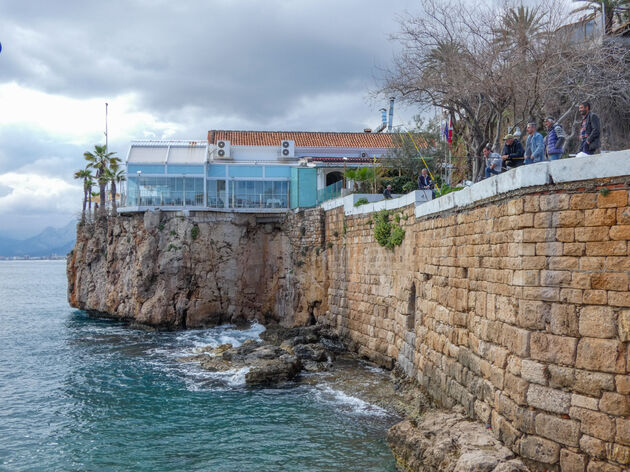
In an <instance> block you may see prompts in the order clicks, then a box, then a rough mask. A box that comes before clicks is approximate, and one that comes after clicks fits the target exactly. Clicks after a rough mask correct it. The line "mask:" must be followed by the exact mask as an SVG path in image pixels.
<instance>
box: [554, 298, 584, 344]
mask: <svg viewBox="0 0 630 472" xmlns="http://www.w3.org/2000/svg"><path fill="white" fill-rule="evenodd" d="M549 329H550V330H551V332H552V333H553V334H559V335H566V336H577V335H578V318H577V315H576V313H575V306H574V305H567V304H565V303H554V304H553V305H551V314H550V319H549Z"/></svg>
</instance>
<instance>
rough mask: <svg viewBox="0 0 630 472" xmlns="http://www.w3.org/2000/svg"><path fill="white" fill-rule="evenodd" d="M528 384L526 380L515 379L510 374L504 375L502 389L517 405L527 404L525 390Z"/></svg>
mask: <svg viewBox="0 0 630 472" xmlns="http://www.w3.org/2000/svg"><path fill="white" fill-rule="evenodd" d="M528 387H529V383H527V381H526V380H523V379H521V378H520V377H516V376H514V375H512V374H509V373H506V374H505V380H504V383H503V388H504V391H505V393H507V394H508V395H509V396H510V397H511V398H512V400H514V401H515V402H516V403H518V404H519V405H526V404H527V390H528Z"/></svg>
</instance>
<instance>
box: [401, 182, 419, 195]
mask: <svg viewBox="0 0 630 472" xmlns="http://www.w3.org/2000/svg"><path fill="white" fill-rule="evenodd" d="M414 190H416V183H415V182H407V183H406V184H405V185H403V186H402V191H403V193H409V192H413V191H414Z"/></svg>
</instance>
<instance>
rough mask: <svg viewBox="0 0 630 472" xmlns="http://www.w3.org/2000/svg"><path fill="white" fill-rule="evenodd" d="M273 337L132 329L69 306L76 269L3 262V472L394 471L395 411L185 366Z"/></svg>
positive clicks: (317, 389) (324, 391)
mask: <svg viewBox="0 0 630 472" xmlns="http://www.w3.org/2000/svg"><path fill="white" fill-rule="evenodd" d="M262 329H263V328H262V327H261V326H257V325H254V326H253V327H252V328H250V329H248V330H246V331H239V330H236V329H234V328H231V327H220V328H215V329H208V330H196V331H186V332H150V331H142V330H136V329H131V328H129V327H128V326H126V325H124V324H122V323H118V322H114V321H111V320H100V319H93V318H90V317H88V316H87V315H86V314H85V313H83V312H81V311H78V310H74V309H72V308H71V307H69V306H68V304H67V301H66V278H65V262H63V261H0V470H3V471H5V470H6V471H39V470H41V471H118V470H134V471H152V472H159V471H221V472H245V471H285V470H286V471H304V472H315V471H322V472H323V471H394V470H395V468H394V461H393V458H392V455H391V452H390V451H389V448H388V447H387V445H386V443H385V434H386V429H387V428H388V427H389V426H391V424H392V422H393V418H392V417H390V416H389V415H388V414H386V413H385V412H384V411H383V410H381V409H379V408H377V407H373V406H371V405H369V404H367V403H364V402H362V401H361V400H359V399H356V398H353V397H348V396H346V395H344V394H343V393H341V392H338V391H335V390H332V389H331V388H330V387H328V386H326V385H315V386H306V385H294V386H290V387H287V388H282V389H266V390H248V389H246V388H244V387H243V385H242V382H243V372H230V373H227V374H223V375H216V374H211V373H209V372H205V371H203V370H201V369H200V368H199V367H198V366H196V365H194V364H183V363H179V362H177V361H176V359H177V358H178V357H180V356H182V355H189V354H191V353H192V352H193V350H194V349H195V347H199V346H204V345H208V344H211V345H218V344H220V343H223V342H232V343H234V344H237V343H239V342H242V341H244V340H245V339H247V338H256V337H257V336H258V334H259V333H260V331H261V330H262Z"/></svg>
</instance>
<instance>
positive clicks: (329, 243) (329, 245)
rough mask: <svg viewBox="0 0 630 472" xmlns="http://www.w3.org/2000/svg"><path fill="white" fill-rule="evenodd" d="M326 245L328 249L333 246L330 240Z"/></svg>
mask: <svg viewBox="0 0 630 472" xmlns="http://www.w3.org/2000/svg"><path fill="white" fill-rule="evenodd" d="M326 247H327V248H328V249H330V248H331V247H333V243H332V241H328V244H326Z"/></svg>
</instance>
